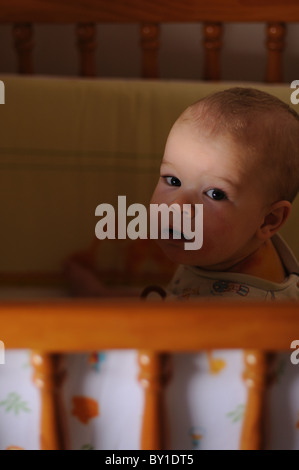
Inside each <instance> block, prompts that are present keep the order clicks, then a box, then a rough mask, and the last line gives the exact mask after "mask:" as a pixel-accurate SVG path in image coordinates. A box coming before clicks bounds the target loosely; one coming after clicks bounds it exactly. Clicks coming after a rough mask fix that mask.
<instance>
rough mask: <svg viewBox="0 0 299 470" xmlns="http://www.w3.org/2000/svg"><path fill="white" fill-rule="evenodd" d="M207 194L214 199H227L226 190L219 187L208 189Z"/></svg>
mask: <svg viewBox="0 0 299 470" xmlns="http://www.w3.org/2000/svg"><path fill="white" fill-rule="evenodd" d="M206 194H207V196H209V197H210V198H211V199H213V200H214V201H223V200H224V199H227V196H226V194H225V192H223V191H222V190H221V189H217V188H214V189H209V191H207V192H206Z"/></svg>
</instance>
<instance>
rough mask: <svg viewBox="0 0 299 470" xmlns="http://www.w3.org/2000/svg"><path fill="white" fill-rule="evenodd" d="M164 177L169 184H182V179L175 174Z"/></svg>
mask: <svg viewBox="0 0 299 470" xmlns="http://www.w3.org/2000/svg"><path fill="white" fill-rule="evenodd" d="M163 178H164V179H165V181H166V183H167V184H169V186H181V182H180V180H179V179H178V178H176V177H175V176H163Z"/></svg>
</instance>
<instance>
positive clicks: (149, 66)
mask: <svg viewBox="0 0 299 470" xmlns="http://www.w3.org/2000/svg"><path fill="white" fill-rule="evenodd" d="M159 33H160V29H159V25H158V24H155V23H142V24H141V27H140V42H141V49H142V70H141V74H142V77H143V78H158V76H159V67H158V51H159Z"/></svg>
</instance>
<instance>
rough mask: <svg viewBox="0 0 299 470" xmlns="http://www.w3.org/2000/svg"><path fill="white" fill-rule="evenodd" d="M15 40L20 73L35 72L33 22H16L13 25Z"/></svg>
mask: <svg viewBox="0 0 299 470" xmlns="http://www.w3.org/2000/svg"><path fill="white" fill-rule="evenodd" d="M12 34H13V40H14V46H15V49H16V52H17V60H18V73H20V74H32V73H33V59H32V50H33V27H32V24H31V23H15V24H14V25H13V30H12Z"/></svg>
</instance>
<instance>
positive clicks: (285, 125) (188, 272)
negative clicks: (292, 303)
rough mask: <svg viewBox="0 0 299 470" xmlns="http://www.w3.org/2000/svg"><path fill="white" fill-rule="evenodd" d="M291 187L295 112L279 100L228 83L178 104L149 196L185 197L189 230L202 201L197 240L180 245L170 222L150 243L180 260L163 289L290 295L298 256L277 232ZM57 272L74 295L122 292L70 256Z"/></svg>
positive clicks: (295, 176) (297, 160)
mask: <svg viewBox="0 0 299 470" xmlns="http://www.w3.org/2000/svg"><path fill="white" fill-rule="evenodd" d="M298 190H299V117H298V115H297V114H296V112H295V111H294V110H292V109H291V108H290V107H289V106H288V105H286V104H285V103H283V102H282V101H280V100H279V99H278V98H275V97H273V96H271V95H269V94H268V93H265V92H262V91H258V90H255V89H251V88H237V87H236V88H231V89H227V90H225V91H220V92H218V93H215V94H213V95H210V96H208V97H205V98H203V99H201V100H200V101H198V102H196V103H195V104H193V105H192V106H190V107H189V108H187V109H186V110H185V111H184V112H183V114H182V115H181V116H180V117H179V118H178V120H177V121H176V122H175V124H174V126H173V127H172V129H171V131H170V134H169V136H168V139H167V143H166V148H165V153H164V157H163V160H162V164H161V173H160V178H159V182H158V184H157V187H156V189H155V191H154V194H153V196H152V200H151V203H152V204H161V203H166V204H167V205H168V206H170V205H172V204H178V205H179V206H180V207H181V208H182V211H183V205H184V204H189V205H190V206H189V207H191V213H190V214H189V216H190V217H191V226H192V224H193V230H194V218H195V207H196V206H195V205H196V204H202V205H203V246H202V247H201V249H199V250H186V249H185V242H186V239H185V237H184V234H183V233H181V238H180V239H176V238H175V237H174V235H173V233H174V231H173V230H172V229H173V225H172V224H173V220H171V219H170V226H169V228H170V230H169V238H168V239H164V238H160V239H159V240H158V244H159V245H160V247H161V248H162V250H163V251H164V252H165V254H166V255H167V256H168V257H169V258H170V259H171V260H172V261H174V262H175V263H178V264H179V265H180V267H179V268H178V271H177V273H176V274H175V276H174V278H173V280H172V282H171V284H170V286H169V293H171V294H174V295H176V296H183V297H189V296H190V295H191V296H198V295H200V296H207V295H208V296H211V295H222V296H243V297H254V298H261V299H266V298H271V299H272V298H276V297H277V298H284V297H292V298H299V283H298V277H299V267H298V263H297V261H296V260H295V258H294V256H293V255H292V253H291V252H290V250H289V249H288V247H287V246H286V244H285V242H284V241H283V240H282V239H281V238H280V236H278V235H277V231H278V230H279V229H280V228H281V227H282V226H283V224H284V223H285V222H286V220H287V218H288V216H289V214H290V211H291V207H292V202H293V200H294V198H295V196H296V195H297V193H298ZM179 230H180V231H181V232H182V228H180V229H179ZM160 233H161V232H160ZM77 261H78V260H77ZM66 271H67V274H68V277H69V279H70V280H71V282H72V284H73V286H74V289H75V292H76V293H77V294H78V295H87V296H90V295H91V296H94V295H96V296H98V295H99V296H106V295H107V296H117V295H120V296H122V295H127V294H128V293H127V292H126V291H125V290H116V291H115V290H113V291H111V290H110V289H109V288H107V287H105V286H103V285H102V284H101V283H100V281H99V280H98V279H97V278H96V277H95V275H94V274H93V272H92V271H90V270H89V269H88V268H87V267H86V266H84V265H83V264H80V262H76V259H75V258H73V259H71V260H69V261H68V263H67V270H66ZM128 295H131V294H130V293H129V294H128Z"/></svg>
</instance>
